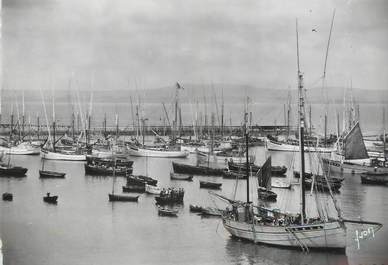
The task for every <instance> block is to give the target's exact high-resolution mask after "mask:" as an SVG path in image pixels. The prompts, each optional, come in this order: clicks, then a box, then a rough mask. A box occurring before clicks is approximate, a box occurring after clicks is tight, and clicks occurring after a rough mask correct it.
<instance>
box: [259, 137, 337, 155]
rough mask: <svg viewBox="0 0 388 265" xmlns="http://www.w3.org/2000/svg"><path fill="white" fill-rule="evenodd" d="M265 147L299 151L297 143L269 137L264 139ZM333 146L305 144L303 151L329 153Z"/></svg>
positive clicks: (274, 149) (275, 149) (273, 149)
mask: <svg viewBox="0 0 388 265" xmlns="http://www.w3.org/2000/svg"><path fill="white" fill-rule="evenodd" d="M265 147H266V148H267V150H269V151H286V152H299V145H298V144H297V143H295V144H290V143H287V142H278V141H274V140H270V139H268V138H267V139H266V141H265ZM335 150H336V149H335V147H334V146H330V147H324V146H320V145H316V146H305V147H304V151H305V152H316V153H331V152H333V151H335Z"/></svg>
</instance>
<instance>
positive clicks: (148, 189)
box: [145, 184, 162, 195]
mask: <svg viewBox="0 0 388 265" xmlns="http://www.w3.org/2000/svg"><path fill="white" fill-rule="evenodd" d="M161 191H162V189H161V188H159V187H156V186H152V185H148V184H145V192H146V193H148V194H154V195H160V192H161Z"/></svg>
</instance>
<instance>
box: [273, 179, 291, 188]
mask: <svg viewBox="0 0 388 265" xmlns="http://www.w3.org/2000/svg"><path fill="white" fill-rule="evenodd" d="M271 188H276V189H291V183H289V182H284V181H280V180H278V179H272V181H271Z"/></svg>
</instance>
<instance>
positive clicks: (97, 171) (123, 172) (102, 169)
mask: <svg viewBox="0 0 388 265" xmlns="http://www.w3.org/2000/svg"><path fill="white" fill-rule="evenodd" d="M84 167H85V174H88V175H98V176H112V175H113V170H115V172H116V175H117V176H127V175H130V174H132V171H133V169H132V168H127V167H123V166H117V167H116V168H115V169H113V167H112V166H106V165H105V164H88V163H85V164H84Z"/></svg>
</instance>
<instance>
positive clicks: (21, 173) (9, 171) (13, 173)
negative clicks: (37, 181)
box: [0, 163, 28, 177]
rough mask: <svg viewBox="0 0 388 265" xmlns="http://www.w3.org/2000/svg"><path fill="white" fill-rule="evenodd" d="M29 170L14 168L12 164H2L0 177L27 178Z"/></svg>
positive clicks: (0, 165)
mask: <svg viewBox="0 0 388 265" xmlns="http://www.w3.org/2000/svg"><path fill="white" fill-rule="evenodd" d="M27 170H28V169H27V168H25V167H19V166H12V165H11V164H9V163H8V164H5V163H1V164H0V177H8V176H10V177H25V176H26V173H27Z"/></svg>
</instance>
